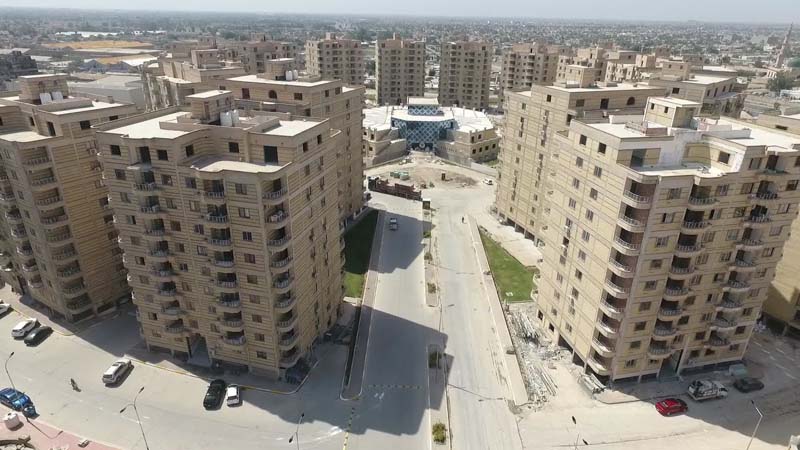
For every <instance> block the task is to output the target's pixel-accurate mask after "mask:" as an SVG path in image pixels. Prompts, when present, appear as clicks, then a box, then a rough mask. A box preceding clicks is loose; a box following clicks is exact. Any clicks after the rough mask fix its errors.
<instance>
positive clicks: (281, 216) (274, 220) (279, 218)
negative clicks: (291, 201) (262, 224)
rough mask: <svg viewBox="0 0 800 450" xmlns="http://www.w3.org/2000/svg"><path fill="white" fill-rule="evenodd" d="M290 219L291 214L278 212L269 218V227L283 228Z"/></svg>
mask: <svg viewBox="0 0 800 450" xmlns="http://www.w3.org/2000/svg"><path fill="white" fill-rule="evenodd" d="M288 218H289V214H287V213H286V212H284V211H280V210H279V211H278V212H276V213H275V214H272V215H270V216H267V225H268V227H269V228H279V227H282V226H283V225H284V224H285V223H286V220H287V219H288Z"/></svg>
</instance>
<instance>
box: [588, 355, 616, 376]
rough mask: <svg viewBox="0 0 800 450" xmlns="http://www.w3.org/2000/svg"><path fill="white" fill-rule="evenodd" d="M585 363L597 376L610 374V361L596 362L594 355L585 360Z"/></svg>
mask: <svg viewBox="0 0 800 450" xmlns="http://www.w3.org/2000/svg"><path fill="white" fill-rule="evenodd" d="M586 363H587V364H589V367H591V368H592V370H593V371H594V373H596V374H598V375H601V376H604V375H609V374H611V362H610V361H608V362H606V361H598V360H597V358H596V357H595V355H592V356H590V357H589V359H587V360H586Z"/></svg>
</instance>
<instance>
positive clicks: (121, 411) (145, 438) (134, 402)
mask: <svg viewBox="0 0 800 450" xmlns="http://www.w3.org/2000/svg"><path fill="white" fill-rule="evenodd" d="M143 390H144V386H142V387H141V388H139V392H137V393H136V396H134V397H133V402H132V403H128V404H127V405H125V406H124V407H123V408H122V409H120V410H119V413H120V414H122V413H124V412H125V410H126V409H128V406H133V412H134V413H136V423H138V424H139V431H141V432H142V440H144V448H145V449H147V450H150V446H149V445H148V444H147V436H145V434H144V427H142V419H140V418H139V410H138V409H137V408H136V400H137V399H138V398H139V394H141V393H142V391H143Z"/></svg>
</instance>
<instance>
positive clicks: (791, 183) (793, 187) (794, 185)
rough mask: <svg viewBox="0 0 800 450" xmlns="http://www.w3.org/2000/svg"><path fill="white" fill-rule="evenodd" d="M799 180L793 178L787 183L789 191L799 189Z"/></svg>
mask: <svg viewBox="0 0 800 450" xmlns="http://www.w3.org/2000/svg"><path fill="white" fill-rule="evenodd" d="M797 182H798V180H791V181H789V182H788V183H786V190H787V191H796V190H797Z"/></svg>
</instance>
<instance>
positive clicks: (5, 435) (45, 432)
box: [0, 407, 118, 450]
mask: <svg viewBox="0 0 800 450" xmlns="http://www.w3.org/2000/svg"><path fill="white" fill-rule="evenodd" d="M8 411H9V410H8V409H7V408H5V407H0V413H2V414H3V415H4V416H5V414H6V413H7V412H8ZM22 436H30V441H29V442H30V444H32V445H34V446H35V447H36V448H37V449H41V450H45V449H70V450H72V449H78V448H85V449H87V450H118V448H117V447H112V446H110V445H106V444H101V443H98V442H91V441H90V442H89V444H88V445H87V446H85V447H79V446H78V443H79V442H81V441H82V440H83V439H85V438H83V437H81V436H75V435H74V434H70V433H68V432H65V431H63V430H59V429H58V428H54V427H52V426H50V425H48V424H46V423H44V422H42V421H41V420H38V419H34V420H31V421H27V420H25V419H24V418H23V419H22V426H20V427H19V428H16V429H14V430H9V429H8V428H6V427H5V426H3V427H0V440H5V439H19V438H21V437H22Z"/></svg>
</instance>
